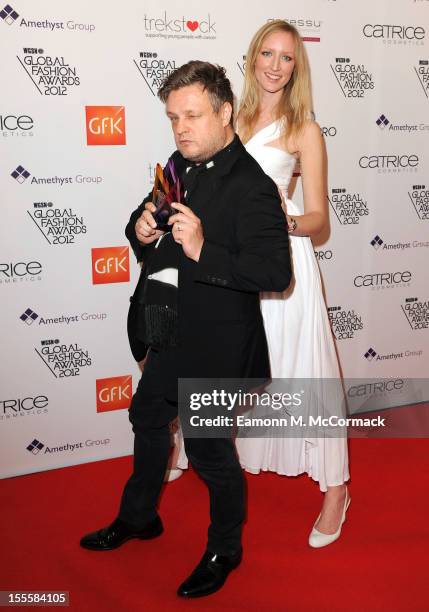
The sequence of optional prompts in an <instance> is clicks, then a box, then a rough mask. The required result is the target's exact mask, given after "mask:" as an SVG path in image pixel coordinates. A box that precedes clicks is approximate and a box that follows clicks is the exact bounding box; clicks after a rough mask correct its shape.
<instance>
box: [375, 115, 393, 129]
mask: <svg viewBox="0 0 429 612" xmlns="http://www.w3.org/2000/svg"><path fill="white" fill-rule="evenodd" d="M389 123H390V121H389V119H388V118H387V117H386V116H385V115H380V116H379V118H378V119H377V121H376V124H377V125H378V127H379V128H381V129H382V130H384V128H385V127H387V126H388V125H389Z"/></svg>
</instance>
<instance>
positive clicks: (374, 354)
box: [364, 348, 377, 361]
mask: <svg viewBox="0 0 429 612" xmlns="http://www.w3.org/2000/svg"><path fill="white" fill-rule="evenodd" d="M364 357H365V359H367V360H368V361H372V360H373V359H374V357H377V352H376V351H374V349H373V348H369V349H368V350H367V352H366V353H365V355H364Z"/></svg>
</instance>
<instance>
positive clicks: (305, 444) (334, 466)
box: [236, 121, 350, 491]
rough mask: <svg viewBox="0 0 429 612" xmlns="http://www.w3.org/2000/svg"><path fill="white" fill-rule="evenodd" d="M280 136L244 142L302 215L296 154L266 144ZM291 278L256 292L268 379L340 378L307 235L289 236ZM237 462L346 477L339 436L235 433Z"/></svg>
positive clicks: (322, 479)
mask: <svg viewBox="0 0 429 612" xmlns="http://www.w3.org/2000/svg"><path fill="white" fill-rule="evenodd" d="M280 136H281V123H280V121H275V122H274V123H272V124H270V125H268V126H267V127H265V128H263V129H262V130H260V131H259V132H257V133H256V134H255V135H254V136H253V137H252V138H251V139H250V140H249V141H248V142H247V144H246V149H247V151H248V152H249V153H250V154H251V155H252V156H253V157H254V158H255V159H256V161H257V162H258V163H259V165H260V166H261V167H262V168H263V170H264V171H265V173H266V174H268V175H269V176H270V177H271V178H272V179H273V180H274V181H275V182H276V183H277V185H278V186H279V188H280V189H281V191H282V193H283V195H284V198H285V201H286V206H287V211H288V214H289V215H291V216H294V215H302V214H303V213H304V211H303V210H302V209H301V207H300V206H299V205H297V204H296V203H294V202H293V201H292V200H289V199H288V186H289V181H290V179H291V177H292V175H293V171H294V168H295V164H296V159H295V157H294V156H293V155H291V154H289V153H287V152H285V151H283V150H281V149H280V148H278V147H275V146H270V145H269V143H270V142H273V141H275V140H277V139H278V138H279V137H280ZM290 243H291V255H292V262H293V270H294V278H293V280H292V283H291V285H290V288H289V289H288V290H286V291H285V292H283V293H263V294H261V310H262V315H263V318H264V324H265V330H266V334H267V340H268V348H269V355H270V364H271V375H272V378H283V379H287V378H307V379H308V378H317V379H321V378H326V379H332V378H333V379H339V378H340V371H339V366H338V359H337V354H336V350H335V345H334V341H333V337H332V332H331V327H330V324H329V319H328V314H327V311H326V305H325V301H324V298H323V292H322V283H321V279H320V272H319V268H318V264H317V261H316V257H315V254H314V250H313V245H312V242H311V239H310V238H308V237H301V236H290ZM236 445H237V451H238V454H239V458H240V462H241V465H242V467H244V468H245V469H246V470H247V471H248V472H252V473H259V472H260V470H269V471H273V472H277V473H278V474H285V475H288V476H296V475H298V474H302V473H305V472H306V473H307V474H308V475H309V476H310V477H311V478H313V479H314V480H316V481H318V483H319V486H320V489H321V490H322V491H326V489H327V486H335V485H340V484H343V483H344V482H345V481H346V480H348V479H349V477H350V476H349V470H348V453H347V439H345V438H344V437H339V438H305V437H301V438H286V437H282V438H278V437H277V438H268V437H264V438H245V437H244V438H239V437H238V438H237V439H236Z"/></svg>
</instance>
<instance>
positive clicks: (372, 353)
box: [363, 347, 423, 363]
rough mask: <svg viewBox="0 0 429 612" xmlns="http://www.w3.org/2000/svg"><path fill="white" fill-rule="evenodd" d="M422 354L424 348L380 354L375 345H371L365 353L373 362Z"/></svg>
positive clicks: (368, 359) (366, 357) (420, 355)
mask: <svg viewBox="0 0 429 612" xmlns="http://www.w3.org/2000/svg"><path fill="white" fill-rule="evenodd" d="M422 355H423V351H422V350H402V351H400V352H398V353H395V352H392V353H385V354H380V353H377V351H376V350H375V349H374V348H373V347H370V348H369V349H368V350H367V351H366V353H364V355H363V357H364V358H365V359H366V360H367V361H369V362H370V363H371V362H377V361H396V360H397V359H408V358H409V357H417V358H420V357H422Z"/></svg>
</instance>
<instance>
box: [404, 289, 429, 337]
mask: <svg viewBox="0 0 429 612" xmlns="http://www.w3.org/2000/svg"><path fill="white" fill-rule="evenodd" d="M401 309H402V312H403V313H404V315H405V317H406V319H407V321H408V323H409V324H410V327H411V329H413V330H416V329H428V328H429V299H427V300H420V299H419V298H417V297H410V298H406V299H405V302H404V303H403V304H402V305H401Z"/></svg>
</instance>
